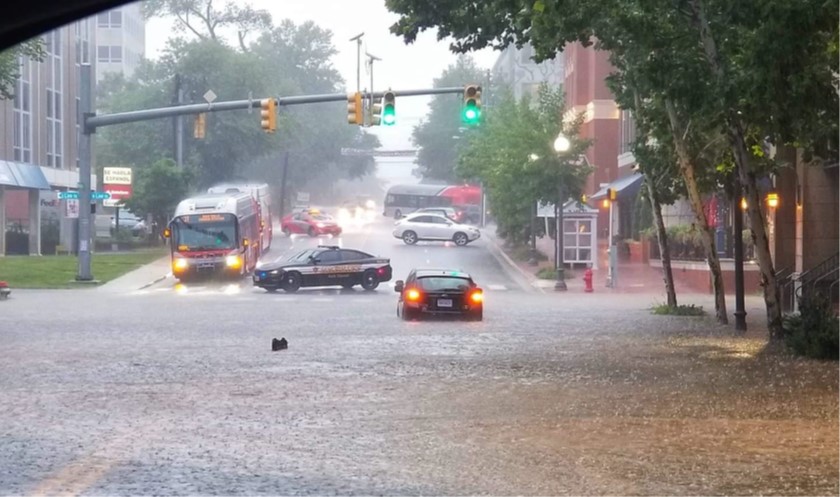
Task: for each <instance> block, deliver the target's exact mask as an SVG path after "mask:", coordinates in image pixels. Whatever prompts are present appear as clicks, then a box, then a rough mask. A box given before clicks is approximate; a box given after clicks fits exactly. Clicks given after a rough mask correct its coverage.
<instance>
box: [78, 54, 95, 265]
mask: <svg viewBox="0 0 840 497" xmlns="http://www.w3.org/2000/svg"><path fill="white" fill-rule="evenodd" d="M80 76H81V77H80V80H81V81H80V82H81V85H80V86H81V88H80V91H81V95H80V98H79V107H80V111H81V114H82V125H81V126H80V133H81V136H79V203H80V204H81V207H80V208H79V265H78V272H77V273H76V281H93V274H91V269H90V238H91V237H90V169H91V165H90V161H91V143H90V142H91V136H90V135H91V132H92V129H91V128H90V127H89V126H88V124H87V118H88V117H89V116H92V115H93V109H92V102H91V98H92V93H93V88H92V87H91V85H92V84H93V81H92V79H91V66H90V64H82V65H81V68H80Z"/></svg>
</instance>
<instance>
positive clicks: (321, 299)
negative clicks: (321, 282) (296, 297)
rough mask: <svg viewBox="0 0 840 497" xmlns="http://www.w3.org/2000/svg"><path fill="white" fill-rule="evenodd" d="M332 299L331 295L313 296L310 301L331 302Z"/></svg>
mask: <svg viewBox="0 0 840 497" xmlns="http://www.w3.org/2000/svg"><path fill="white" fill-rule="evenodd" d="M334 300H335V299H334V298H332V297H315V298H314V299H312V302H332V301H334Z"/></svg>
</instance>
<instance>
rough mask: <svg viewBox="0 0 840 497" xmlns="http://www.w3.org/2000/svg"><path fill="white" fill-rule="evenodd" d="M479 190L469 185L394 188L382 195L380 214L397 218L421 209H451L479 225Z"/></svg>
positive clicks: (417, 185) (403, 186)
mask: <svg viewBox="0 0 840 497" xmlns="http://www.w3.org/2000/svg"><path fill="white" fill-rule="evenodd" d="M480 206H481V188H480V187H478V186H471V185H420V184H416V185H394V186H392V187H391V188H389V189H388V193H387V194H386V195H385V203H384V209H383V212H382V214H383V215H384V216H386V217H393V218H394V219H399V218H401V217H403V216H406V215H408V214H411V213H412V212H414V211H416V210H418V209H422V208H424V207H453V208H455V209H456V210H459V211H463V212H465V213H466V215H467V217H468V218H469V220H470V221H472V222H478V221H479V220H480V216H479V215H477V214H476V212H479V213H480V209H481V208H480Z"/></svg>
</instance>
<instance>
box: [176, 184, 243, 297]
mask: <svg viewBox="0 0 840 497" xmlns="http://www.w3.org/2000/svg"><path fill="white" fill-rule="evenodd" d="M165 236H167V237H168V238H169V239H170V243H169V247H170V252H171V254H172V273H173V274H174V275H175V277H176V278H178V279H179V280H181V281H186V280H188V279H190V278H192V277H195V276H201V275H207V276H213V275H216V276H234V277H236V276H242V275H245V274H248V273H250V272H251V271H252V270H253V269H254V267H255V266H256V265H257V260H258V259H259V256H260V249H259V247H258V244H256V243H253V240H257V239H258V238H259V236H260V219H259V206H258V205H257V202H256V201H255V200H254V199H253V197H251V195H250V194H249V193H223V194H210V193H209V194H206V195H200V196H197V197H193V198H188V199H186V200H182V201H181V202H180V203H179V204H178V207H177V208H176V209H175V216H174V217H173V218H172V221H170V223H169V226H168V228H167V229H166V232H165Z"/></svg>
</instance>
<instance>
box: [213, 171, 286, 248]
mask: <svg viewBox="0 0 840 497" xmlns="http://www.w3.org/2000/svg"><path fill="white" fill-rule="evenodd" d="M207 193H217V194H218V193H248V194H250V195H251V197H253V198H254V200H255V201H256V202H257V205H258V206H259V217H260V229H261V231H260V237H259V248H260V253H261V254H262V253H265V252H268V249H269V248H271V239H272V237H273V236H274V222H273V218H272V216H271V206H272V204H271V191H270V188H269V186H268V184H266V183H230V184H222V185H216V186H213V187H211V188H209V189H208V190H207ZM254 241H257V240H254Z"/></svg>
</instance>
